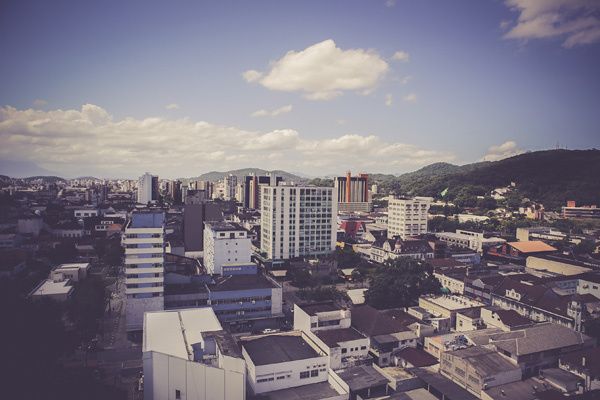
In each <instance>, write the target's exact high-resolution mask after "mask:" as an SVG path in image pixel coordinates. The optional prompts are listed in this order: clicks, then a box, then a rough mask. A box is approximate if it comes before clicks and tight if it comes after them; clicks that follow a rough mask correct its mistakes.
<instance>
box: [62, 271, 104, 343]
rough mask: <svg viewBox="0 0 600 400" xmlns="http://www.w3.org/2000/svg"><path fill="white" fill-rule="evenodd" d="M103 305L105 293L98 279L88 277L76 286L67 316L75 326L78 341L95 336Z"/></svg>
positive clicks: (102, 284)
mask: <svg viewBox="0 0 600 400" xmlns="http://www.w3.org/2000/svg"><path fill="white" fill-rule="evenodd" d="M105 305H106V292H105V289H104V283H103V282H102V280H101V279H100V278H96V277H88V278H87V279H85V280H83V281H82V282H80V283H79V285H77V288H76V289H75V293H74V294H73V297H72V299H71V302H70V304H69V316H70V317H71V320H72V321H73V322H74V323H75V325H76V326H77V331H78V333H79V334H80V335H81V337H80V340H82V341H87V340H89V339H91V338H93V337H94V336H95V335H96V333H97V332H98V319H99V318H101V317H102V315H103V314H104V307H105Z"/></svg>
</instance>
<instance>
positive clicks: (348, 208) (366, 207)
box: [333, 171, 372, 212]
mask: <svg viewBox="0 0 600 400" xmlns="http://www.w3.org/2000/svg"><path fill="white" fill-rule="evenodd" d="M368 180H369V176H368V175H367V174H359V175H358V176H352V174H351V173H350V171H348V172H347V173H346V176H338V177H336V178H335V179H334V181H333V186H334V188H335V191H336V192H337V198H338V210H339V211H343V212H361V211H362V212H369V211H371V205H372V204H371V199H370V195H369V186H368Z"/></svg>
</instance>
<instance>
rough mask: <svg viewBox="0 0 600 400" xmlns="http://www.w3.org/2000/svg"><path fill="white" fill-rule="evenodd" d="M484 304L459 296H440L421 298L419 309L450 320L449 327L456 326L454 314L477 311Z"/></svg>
mask: <svg viewBox="0 0 600 400" xmlns="http://www.w3.org/2000/svg"><path fill="white" fill-rule="evenodd" d="M484 305H485V304H483V303H480V302H478V301H475V300H472V299H470V298H468V297H465V296H459V295H441V296H421V297H420V298H419V307H421V308H423V309H424V310H426V311H427V312H429V313H430V314H432V315H434V316H436V317H441V318H450V325H451V326H452V327H455V326H456V313H457V312H464V311H466V310H472V309H479V308H481V307H483V306H484Z"/></svg>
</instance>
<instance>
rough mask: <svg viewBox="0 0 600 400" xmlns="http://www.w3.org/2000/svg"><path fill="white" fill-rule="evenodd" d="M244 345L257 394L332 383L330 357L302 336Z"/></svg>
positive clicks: (277, 336)
mask: <svg viewBox="0 0 600 400" xmlns="http://www.w3.org/2000/svg"><path fill="white" fill-rule="evenodd" d="M241 345H242V354H243V356H244V360H246V365H247V370H248V374H247V377H248V383H249V384H250V389H251V390H252V392H253V393H254V394H261V393H267V392H272V391H275V390H280V389H287V388H290V387H296V386H303V385H309V384H314V383H319V382H326V381H327V380H328V375H329V374H328V371H329V357H327V355H326V354H324V353H319V351H318V349H317V348H315V347H313V346H312V345H311V344H310V342H309V341H306V340H305V339H304V337H303V336H302V334H301V333H300V332H290V333H285V334H273V335H266V336H257V337H248V338H244V339H243V340H242V342H241Z"/></svg>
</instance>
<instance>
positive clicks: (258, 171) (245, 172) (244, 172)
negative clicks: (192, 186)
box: [182, 168, 306, 182]
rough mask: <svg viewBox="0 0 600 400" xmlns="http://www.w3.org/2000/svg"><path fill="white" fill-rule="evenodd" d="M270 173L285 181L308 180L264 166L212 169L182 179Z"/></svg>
mask: <svg viewBox="0 0 600 400" xmlns="http://www.w3.org/2000/svg"><path fill="white" fill-rule="evenodd" d="M268 173H270V174H274V175H278V176H282V177H283V179H284V180H285V181H293V182H301V181H305V180H306V178H303V177H301V176H298V175H295V174H292V173H290V172H286V171H282V170H272V171H268V170H265V169H262V168H241V169H234V170H230V171H223V172H220V171H210V172H207V173H204V174H202V175H199V176H196V177H193V178H183V179H182V180H188V181H193V180H201V181H211V182H215V181H218V180H219V179H223V177H225V176H227V175H229V174H231V175H234V176H237V178H238V180H241V179H243V177H244V176H247V175H251V174H254V175H266V174H268Z"/></svg>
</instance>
